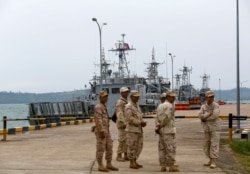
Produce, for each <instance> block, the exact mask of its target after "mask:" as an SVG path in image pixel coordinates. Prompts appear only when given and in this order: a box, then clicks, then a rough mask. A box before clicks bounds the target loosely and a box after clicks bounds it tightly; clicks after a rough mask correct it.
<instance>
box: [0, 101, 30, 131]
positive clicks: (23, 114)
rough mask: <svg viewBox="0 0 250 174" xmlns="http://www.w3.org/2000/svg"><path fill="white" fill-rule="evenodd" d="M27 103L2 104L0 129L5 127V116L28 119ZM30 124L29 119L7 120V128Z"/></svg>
mask: <svg viewBox="0 0 250 174" xmlns="http://www.w3.org/2000/svg"><path fill="white" fill-rule="evenodd" d="M28 111H29V108H28V105H27V104H0V120H1V121H0V129H2V128H3V121H2V120H3V116H6V117H7V118H18V119H27V116H28ZM23 126H29V122H28V120H24V121H7V128H15V127H23Z"/></svg>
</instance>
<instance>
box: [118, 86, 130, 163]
mask: <svg viewBox="0 0 250 174" xmlns="http://www.w3.org/2000/svg"><path fill="white" fill-rule="evenodd" d="M120 94H121V97H120V98H119V99H118V100H117V102H116V105H115V112H116V117H117V120H116V125H117V129H118V149H117V158H116V160H117V161H126V160H129V159H128V156H127V144H126V132H125V128H126V124H127V122H126V118H125V105H126V104H128V101H127V98H128V95H129V89H128V88H127V87H122V88H121V89H120ZM123 153H124V158H122V154H123Z"/></svg>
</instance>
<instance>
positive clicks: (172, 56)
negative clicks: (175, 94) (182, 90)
mask: <svg viewBox="0 0 250 174" xmlns="http://www.w3.org/2000/svg"><path fill="white" fill-rule="evenodd" d="M168 55H170V57H171V61H172V90H174V65H173V64H174V60H173V58H174V57H175V56H174V55H172V53H169V54H168Z"/></svg>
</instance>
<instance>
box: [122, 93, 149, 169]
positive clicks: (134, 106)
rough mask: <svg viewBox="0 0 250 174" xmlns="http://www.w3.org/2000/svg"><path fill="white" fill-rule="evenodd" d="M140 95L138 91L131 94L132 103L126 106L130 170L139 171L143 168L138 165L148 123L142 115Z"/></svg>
mask: <svg viewBox="0 0 250 174" xmlns="http://www.w3.org/2000/svg"><path fill="white" fill-rule="evenodd" d="M139 97H140V93H139V92H138V91H136V90H132V91H131V92H130V98H131V101H130V102H129V103H128V104H127V105H126V106H125V113H126V118H127V126H126V129H125V131H126V138H127V146H128V149H127V153H128V158H129V160H130V166H129V167H130V168H132V169H138V168H142V167H143V166H142V165H140V164H138V163H137V161H136V160H137V159H138V158H139V156H140V154H141V151H142V147H143V130H142V127H145V126H146V125H147V123H146V122H145V121H144V120H143V119H142V113H141V110H140V108H139V105H138V103H137V102H138V100H139Z"/></svg>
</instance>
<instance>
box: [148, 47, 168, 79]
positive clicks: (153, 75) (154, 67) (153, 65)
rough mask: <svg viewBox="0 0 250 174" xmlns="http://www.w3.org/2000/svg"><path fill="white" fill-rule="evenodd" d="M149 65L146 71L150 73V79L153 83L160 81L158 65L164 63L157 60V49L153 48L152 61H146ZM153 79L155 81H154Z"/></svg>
mask: <svg viewBox="0 0 250 174" xmlns="http://www.w3.org/2000/svg"><path fill="white" fill-rule="evenodd" d="M144 64H146V65H148V67H147V69H146V72H147V73H148V79H149V81H150V82H151V83H158V81H157V79H158V66H159V65H160V64H163V63H159V62H156V60H155V50H154V48H153V50H152V61H151V62H150V63H144ZM152 81H153V82H152Z"/></svg>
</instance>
